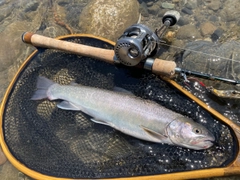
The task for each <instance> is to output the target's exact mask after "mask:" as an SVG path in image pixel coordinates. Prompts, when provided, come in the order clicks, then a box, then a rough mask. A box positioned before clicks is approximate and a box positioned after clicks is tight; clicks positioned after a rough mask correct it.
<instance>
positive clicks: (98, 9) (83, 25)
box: [79, 0, 139, 41]
mask: <svg viewBox="0 0 240 180" xmlns="http://www.w3.org/2000/svg"><path fill="white" fill-rule="evenodd" d="M138 18H139V4H138V2H137V0H131V1H129V0H114V1H112V0H91V1H90V2H89V4H88V5H87V6H86V7H85V8H84V9H83V11H82V13H81V15H80V20H79V27H80V29H81V31H82V33H89V34H94V35H97V36H102V37H105V38H107V39H110V40H113V41H116V40H117V38H119V36H121V35H122V33H123V32H124V30H125V29H126V28H128V27H129V26H131V25H132V24H134V23H137V21H138Z"/></svg>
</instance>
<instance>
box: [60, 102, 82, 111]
mask: <svg viewBox="0 0 240 180" xmlns="http://www.w3.org/2000/svg"><path fill="white" fill-rule="evenodd" d="M57 107H58V108H60V109H64V110H73V111H82V109H81V108H80V107H79V106H77V105H75V104H73V103H71V102H69V101H62V102H61V103H59V104H58V105H57Z"/></svg>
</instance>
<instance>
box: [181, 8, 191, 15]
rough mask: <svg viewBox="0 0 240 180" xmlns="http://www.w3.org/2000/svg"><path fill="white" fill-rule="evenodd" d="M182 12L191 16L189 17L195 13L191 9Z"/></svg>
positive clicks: (184, 9)
mask: <svg viewBox="0 0 240 180" xmlns="http://www.w3.org/2000/svg"><path fill="white" fill-rule="evenodd" d="M182 12H183V13H185V14H189V15H192V14H193V11H192V10H191V9H188V8H187V7H184V8H183V9H182Z"/></svg>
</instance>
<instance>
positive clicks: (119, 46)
mask: <svg viewBox="0 0 240 180" xmlns="http://www.w3.org/2000/svg"><path fill="white" fill-rule="evenodd" d="M158 42H159V38H158V36H157V35H156V34H155V33H154V32H152V31H151V30H150V29H149V28H148V27H147V26H145V25H143V24H134V25H132V26H130V27H129V28H127V29H126V30H125V32H124V33H123V35H122V36H121V37H120V38H119V39H118V41H117V43H116V45H115V48H114V51H115V55H116V57H117V59H118V60H119V61H120V62H121V63H122V64H124V65H126V66H135V65H137V64H138V63H139V62H141V61H142V60H144V59H146V58H147V57H148V56H154V55H155V54H156V52H157V50H158V48H159V47H158Z"/></svg>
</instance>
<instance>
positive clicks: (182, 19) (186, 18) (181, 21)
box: [177, 16, 191, 26]
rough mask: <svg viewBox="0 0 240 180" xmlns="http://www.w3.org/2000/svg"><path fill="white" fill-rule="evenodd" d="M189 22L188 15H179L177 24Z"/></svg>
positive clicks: (181, 24) (182, 24)
mask: <svg viewBox="0 0 240 180" xmlns="http://www.w3.org/2000/svg"><path fill="white" fill-rule="evenodd" d="M190 22H191V20H190V19H189V18H188V17H186V16H184V17H180V19H179V20H178V22H177V24H178V25H180V26H184V25H187V24H189V23H190Z"/></svg>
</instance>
